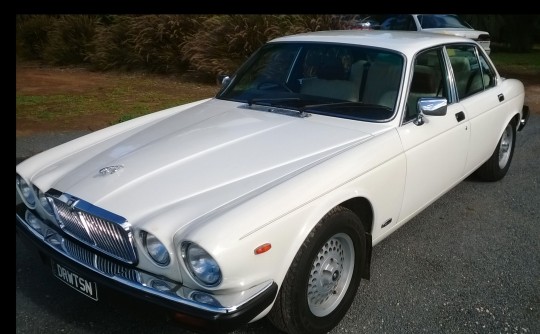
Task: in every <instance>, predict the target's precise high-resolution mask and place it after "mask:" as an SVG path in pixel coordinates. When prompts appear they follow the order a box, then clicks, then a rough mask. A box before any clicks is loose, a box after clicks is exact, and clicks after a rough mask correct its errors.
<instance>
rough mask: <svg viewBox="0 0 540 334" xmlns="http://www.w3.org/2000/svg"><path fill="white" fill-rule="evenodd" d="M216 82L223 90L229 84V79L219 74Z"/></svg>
mask: <svg viewBox="0 0 540 334" xmlns="http://www.w3.org/2000/svg"><path fill="white" fill-rule="evenodd" d="M217 81H218V83H219V84H221V88H225V87H227V85H229V83H230V82H231V77H229V76H228V75H226V74H220V75H218V76H217Z"/></svg>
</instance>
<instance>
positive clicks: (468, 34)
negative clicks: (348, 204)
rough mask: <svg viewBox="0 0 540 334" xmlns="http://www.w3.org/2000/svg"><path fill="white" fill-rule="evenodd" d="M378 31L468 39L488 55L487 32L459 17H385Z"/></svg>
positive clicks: (489, 41)
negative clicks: (477, 28) (476, 43)
mask: <svg viewBox="0 0 540 334" xmlns="http://www.w3.org/2000/svg"><path fill="white" fill-rule="evenodd" d="M379 29H380V30H409V31H423V32H433V33H439V34H447V35H454V36H460V37H465V38H470V39H472V40H474V41H476V42H478V44H480V45H481V46H482V48H484V50H485V51H486V53H487V54H488V55H489V53H490V52H491V38H490V35H489V33H488V32H487V31H481V30H476V29H474V28H473V27H472V26H471V25H470V24H469V23H467V22H466V21H465V20H463V19H462V18H461V17H460V16H459V15H454V14H397V15H390V16H386V17H385V18H384V19H383V21H382V23H381V24H380V26H379Z"/></svg>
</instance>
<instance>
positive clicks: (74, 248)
mask: <svg viewBox="0 0 540 334" xmlns="http://www.w3.org/2000/svg"><path fill="white" fill-rule="evenodd" d="M64 249H65V250H66V253H67V254H69V255H70V256H71V257H72V258H73V259H76V260H77V261H79V262H81V263H84V264H85V265H87V266H88V267H92V268H95V269H97V270H99V271H101V272H102V273H104V274H106V275H108V276H116V277H122V278H124V279H127V280H129V281H132V282H140V278H139V275H138V274H137V271H136V270H135V269H131V268H127V267H124V266H122V265H120V264H118V263H114V262H112V261H110V260H107V259H106V258H104V257H101V256H99V255H96V254H93V253H92V252H90V251H88V250H87V249H84V248H83V247H80V246H78V245H77V244H75V243H73V242H71V241H69V240H67V239H64Z"/></svg>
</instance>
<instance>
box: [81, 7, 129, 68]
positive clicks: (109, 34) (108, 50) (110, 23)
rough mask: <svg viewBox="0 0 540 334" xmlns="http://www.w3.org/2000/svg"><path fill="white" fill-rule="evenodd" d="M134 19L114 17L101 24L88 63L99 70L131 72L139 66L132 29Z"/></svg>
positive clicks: (92, 43)
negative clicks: (131, 33)
mask: <svg viewBox="0 0 540 334" xmlns="http://www.w3.org/2000/svg"><path fill="white" fill-rule="evenodd" d="M132 20H133V17H131V16H114V17H112V18H110V19H109V20H106V21H104V22H103V21H102V22H99V23H98V24H97V26H96V32H95V35H94V39H93V40H92V42H91V43H90V44H91V45H90V49H91V50H92V52H90V54H89V55H88V58H87V59H88V61H89V62H90V63H91V64H92V67H94V68H95V69H98V70H110V69H118V70H130V69H133V68H135V67H137V66H139V64H137V61H138V57H136V56H135V51H134V46H133V39H132V38H130V37H131V35H130V28H131V22H132Z"/></svg>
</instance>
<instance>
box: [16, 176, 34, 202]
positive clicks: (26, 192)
mask: <svg viewBox="0 0 540 334" xmlns="http://www.w3.org/2000/svg"><path fill="white" fill-rule="evenodd" d="M16 181H17V190H18V191H19V195H21V197H22V199H23V200H24V202H25V203H26V205H28V206H29V207H30V208H32V209H33V208H35V207H36V195H34V192H33V191H32V187H30V185H29V184H28V183H26V181H25V180H24V179H23V178H22V177H21V176H20V175H17V177H16Z"/></svg>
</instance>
